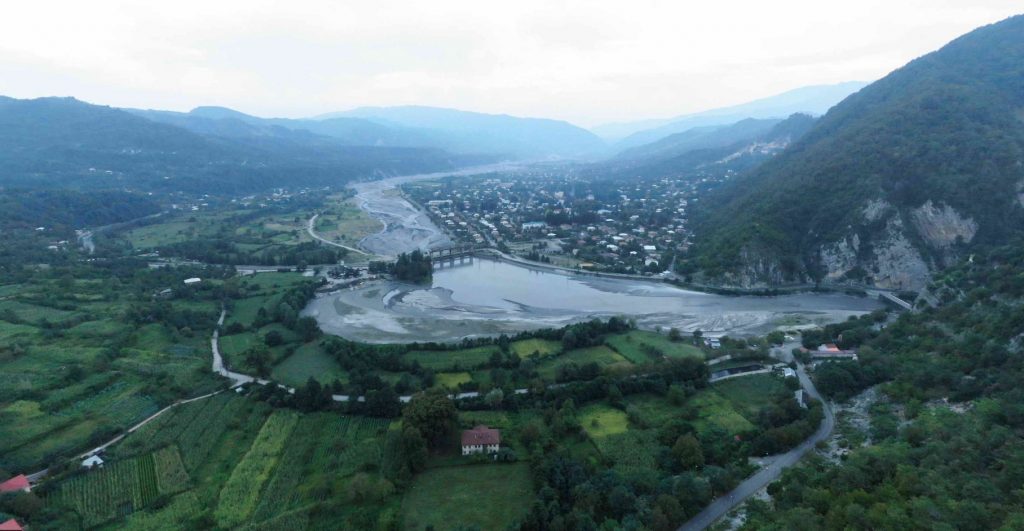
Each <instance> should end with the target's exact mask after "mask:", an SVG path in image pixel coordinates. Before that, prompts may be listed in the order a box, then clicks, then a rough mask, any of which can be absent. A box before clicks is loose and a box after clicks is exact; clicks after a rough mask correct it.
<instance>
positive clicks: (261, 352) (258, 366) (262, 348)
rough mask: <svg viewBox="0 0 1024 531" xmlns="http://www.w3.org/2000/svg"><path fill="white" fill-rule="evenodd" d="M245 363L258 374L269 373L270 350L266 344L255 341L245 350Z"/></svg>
mask: <svg viewBox="0 0 1024 531" xmlns="http://www.w3.org/2000/svg"><path fill="white" fill-rule="evenodd" d="M245 364H246V365H248V366H250V367H252V368H253V369H255V370H256V374H258V375H259V376H264V377H265V376H268V375H269V374H270V351H269V350H267V346H266V345H263V344H260V343H255V344H253V346H251V347H249V348H248V349H246V351H245Z"/></svg>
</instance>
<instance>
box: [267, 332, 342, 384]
mask: <svg viewBox="0 0 1024 531" xmlns="http://www.w3.org/2000/svg"><path fill="white" fill-rule="evenodd" d="M310 376H312V377H314V378H316V379H317V381H319V382H320V383H322V384H329V383H331V382H333V381H334V379H335V378H337V379H339V380H341V381H342V382H345V381H348V373H346V372H345V370H344V369H342V368H341V366H340V365H338V362H337V361H335V360H334V358H332V357H330V356H328V355H327V353H325V352H324V351H323V350H321V349H320V344H319V343H316V342H313V343H306V344H305V345H302V346H301V347H299V348H298V349H296V350H295V353H294V354H292V355H291V356H289V357H287V358H285V360H284V361H282V362H281V363H279V364H277V366H276V367H274V370H273V371H272V373H271V377H272V378H273V379H275V380H278V381H280V382H281V383H283V384H285V385H290V386H292V387H298V386H300V385H303V384H305V383H306V381H307V380H309V377H310Z"/></svg>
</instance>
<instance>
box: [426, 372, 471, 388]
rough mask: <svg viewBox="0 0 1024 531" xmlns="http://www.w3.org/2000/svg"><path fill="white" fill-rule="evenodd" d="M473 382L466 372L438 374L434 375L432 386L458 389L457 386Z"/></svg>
mask: <svg viewBox="0 0 1024 531" xmlns="http://www.w3.org/2000/svg"><path fill="white" fill-rule="evenodd" d="M471 381H473V376H471V375H470V374H469V373H468V372H439V373H437V374H436V375H434V384H435V385H436V386H438V387H448V388H451V389H458V388H459V384H461V383H466V382H471Z"/></svg>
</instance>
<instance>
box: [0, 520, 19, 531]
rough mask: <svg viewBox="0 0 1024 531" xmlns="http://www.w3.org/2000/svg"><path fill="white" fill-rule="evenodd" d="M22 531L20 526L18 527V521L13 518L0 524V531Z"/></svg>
mask: <svg viewBox="0 0 1024 531" xmlns="http://www.w3.org/2000/svg"><path fill="white" fill-rule="evenodd" d="M22 529H23V528H22V527H21V525H19V524H18V521H17V520H15V519H14V518H11V519H10V520H8V521H6V522H3V523H0V531H22Z"/></svg>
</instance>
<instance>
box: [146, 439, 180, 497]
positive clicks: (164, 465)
mask: <svg viewBox="0 0 1024 531" xmlns="http://www.w3.org/2000/svg"><path fill="white" fill-rule="evenodd" d="M153 463H154V464H155V465H156V484H157V488H158V489H159V490H160V494H171V493H175V492H179V491H182V490H185V489H186V488H188V485H189V477H188V472H186V471H185V465H184V464H183V463H182V462H181V453H180V452H178V448H177V447H176V446H167V447H164V448H161V449H160V450H157V451H156V453H154V454H153Z"/></svg>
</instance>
